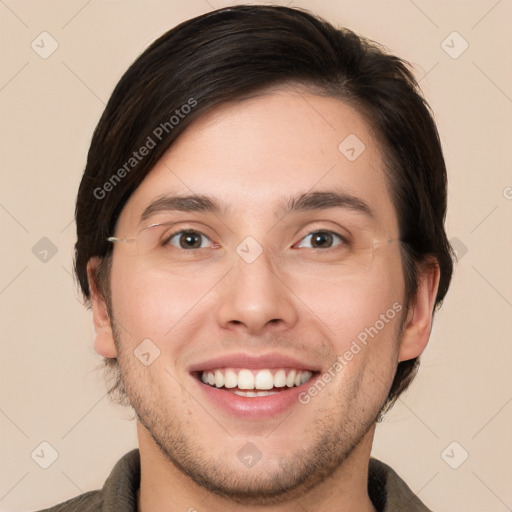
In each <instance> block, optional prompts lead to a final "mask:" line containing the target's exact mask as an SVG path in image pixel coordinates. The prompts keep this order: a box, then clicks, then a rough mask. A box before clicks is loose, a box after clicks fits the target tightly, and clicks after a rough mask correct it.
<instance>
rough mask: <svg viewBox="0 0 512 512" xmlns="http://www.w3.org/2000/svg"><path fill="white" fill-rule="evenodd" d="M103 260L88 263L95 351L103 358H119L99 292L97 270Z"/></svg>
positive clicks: (103, 300) (97, 258) (105, 306)
mask: <svg viewBox="0 0 512 512" xmlns="http://www.w3.org/2000/svg"><path fill="white" fill-rule="evenodd" d="M100 263H101V258H99V257H94V258H91V259H90V260H89V261H88V262H87V277H88V279H89V290H90V292H91V307H92V318H93V325H94V350H96V352H97V353H98V354H100V355H101V356H103V357H110V358H112V357H117V349H116V346H115V343H114V335H113V333H112V326H111V323H110V317H109V315H108V308H107V303H106V301H105V298H104V297H103V295H102V294H101V293H100V291H99V287H98V283H97V281H96V269H97V268H98V265H99V264H100Z"/></svg>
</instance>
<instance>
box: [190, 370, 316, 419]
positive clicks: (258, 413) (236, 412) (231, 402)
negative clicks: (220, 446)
mask: <svg viewBox="0 0 512 512" xmlns="http://www.w3.org/2000/svg"><path fill="white" fill-rule="evenodd" d="M317 377H318V375H313V377H312V378H311V379H310V380H309V381H308V382H306V383H305V384H301V385H300V386H297V387H293V388H288V389H286V390H285V391H278V392H276V393H274V394H272V395H267V396H256V397H247V396H239V395H235V394H234V393H232V392H230V391H225V390H222V388H214V387H212V386H209V385H208V384H203V383H202V382H201V381H200V380H199V379H197V378H195V377H192V378H193V379H194V381H195V382H196V384H197V385H198V386H199V388H200V389H201V391H202V392H203V393H204V394H205V395H206V397H207V398H208V400H210V401H211V402H213V404H215V405H216V406H217V407H220V408H221V409H223V410H224V411H226V412H228V413H229V414H231V415H233V416H237V417H239V418H252V419H255V418H265V417H270V416H275V415H278V414H282V413H284V412H285V411H287V410H288V409H290V408H291V407H292V406H294V405H300V403H299V399H298V397H299V394H300V393H302V392H303V391H305V390H306V389H307V388H309V387H310V386H311V385H313V384H314V382H315V380H316V378H317Z"/></svg>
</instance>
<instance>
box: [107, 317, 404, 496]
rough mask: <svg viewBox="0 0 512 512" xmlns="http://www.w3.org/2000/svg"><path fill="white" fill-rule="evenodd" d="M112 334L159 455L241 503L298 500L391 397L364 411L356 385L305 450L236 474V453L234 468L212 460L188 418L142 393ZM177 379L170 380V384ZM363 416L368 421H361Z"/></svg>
mask: <svg viewBox="0 0 512 512" xmlns="http://www.w3.org/2000/svg"><path fill="white" fill-rule="evenodd" d="M111 318H112V317H111ZM112 330H113V335H114V340H115V343H116V347H117V349H118V362H119V370H120V379H121V386H122V387H121V389H123V390H124V391H125V392H126V395H127V396H128V398H129V402H130V405H131V407H133V409H134V411H135V414H136V417H137V418H138V420H139V421H140V423H141V424H142V425H143V426H144V427H145V429H146V430H147V432H148V433H149V434H150V436H151V438H152V439H153V441H154V442H155V444H156V445H157V446H158V447H159V449H160V451H161V453H162V454H163V455H164V457H165V458H166V459H167V460H168V461H169V462H170V463H171V464H172V465H173V466H174V467H175V468H177V469H178V470H179V471H181V472H182V473H183V474H185V475H187V476H188V477H189V478H190V479H191V480H192V481H193V482H195V483H196V484H197V485H199V486H201V487H203V488H204V489H206V490H208V491H210V492H211V493H214V494H216V495H218V496H220V497H223V498H225V499H227V500H230V501H232V502H235V503H239V504H244V505H273V504H282V503H285V502H288V501H291V500H295V499H298V498H300V497H301V496H303V495H304V494H305V493H306V492H307V491H309V490H310V489H312V488H313V487H315V486H317V485H318V484H320V483H321V482H323V481H324V480H326V479H327V478H328V477H329V476H332V475H333V474H334V472H335V471H336V470H337V469H339V468H340V467H341V465H342V464H343V463H344V461H345V460H346V459H347V457H348V456H349V455H350V454H351V453H352V452H353V451H354V449H355V448H356V447H357V446H358V445H359V444H360V443H361V442H362V440H363V439H364V438H365V436H366V434H367V433H368V431H369V430H370V428H371V427H373V425H374V424H375V423H376V421H377V419H378V417H379V413H380V411H381V409H382V407H383V405H384V403H385V400H386V397H387V392H386V390H383V391H381V393H380V396H379V397H378V400H377V399H373V400H372V401H371V404H366V405H368V406H367V407H366V406H365V407H361V404H360V402H358V398H359V396H360V395H358V394H357V391H358V389H359V388H358V387H357V386H356V389H355V392H352V394H351V396H350V397H347V396H340V397H339V399H338V400H337V402H336V404H335V405H334V407H331V408H329V409H322V410H320V411H317V412H316V413H315V415H318V419H316V420H315V428H311V429H310V430H309V431H310V432H313V435H312V438H311V439H308V440H304V442H303V443H302V446H305V447H297V448H296V449H295V450H294V451H293V452H292V453H290V454H288V455H286V456H281V457H280V458H279V460H278V461H277V462H278V464H277V466H278V469H274V470H273V471H272V472H269V468H268V467H265V465H264V464H263V463H262V462H260V464H261V466H259V467H258V464H256V465H255V466H254V467H253V468H251V470H250V472H249V473H248V472H247V470H245V471H238V470H237V469H236V468H237V464H238V468H240V469H244V468H242V465H241V463H240V461H239V460H238V459H237V458H236V453H233V461H232V464H229V461H219V459H218V457H217V458H216V457H215V456H211V455H210V454H209V453H210V452H209V450H211V447H209V446H207V445H206V443H201V440H198V439H197V438H194V437H193V436H191V435H187V429H186V426H185V421H184V419H182V418H180V417H179V416H177V415H173V414H172V411H169V410H166V407H165V405H164V403H163V402H162V401H161V400H160V399H159V398H158V397H154V393H152V392H151V390H149V386H146V388H147V389H145V388H144V384H141V383H142V382H144V380H143V377H142V375H143V372H142V371H141V370H142V368H141V367H142V365H141V367H140V368H137V367H136V363H138V361H134V360H135V358H134V357H133V354H132V353H131V352H130V351H129V350H128V351H123V347H127V346H129V345H128V344H126V343H123V341H122V340H121V336H120V333H119V329H118V328H117V327H116V322H115V321H113V322H112ZM395 334H398V333H395ZM125 352H126V353H125ZM139 364H140V363H139ZM392 377H393V376H392V375H391V380H392ZM173 380H175V379H173V378H171V376H170V377H169V382H170V383H171V384H172V382H173ZM390 385H391V381H390V382H389V386H390ZM153 391H154V390H153ZM387 391H389V389H388V390H387ZM320 399H321V398H320ZM361 411H362V414H364V416H361ZM296 414H306V415H307V414H310V411H308V407H307V406H303V407H302V408H300V409H296V411H294V413H293V414H292V415H291V416H290V418H291V421H293V418H292V416H295V415H296ZM212 421H213V420H212ZM283 428H286V427H285V425H281V426H280V427H279V431H280V432H281V433H282V429H283ZM226 436H228V434H226ZM219 444H221V443H219ZM263 460H264V459H263ZM275 467H276V466H275V465H274V468H275Z"/></svg>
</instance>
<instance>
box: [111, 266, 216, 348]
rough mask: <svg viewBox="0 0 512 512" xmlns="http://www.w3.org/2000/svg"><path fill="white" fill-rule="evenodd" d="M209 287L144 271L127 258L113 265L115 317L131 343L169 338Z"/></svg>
mask: <svg viewBox="0 0 512 512" xmlns="http://www.w3.org/2000/svg"><path fill="white" fill-rule="evenodd" d="M210 287H211V285H210V286H209V281H207V280H205V279H198V280H195V281H194V282H193V283H191V280H190V279H180V278H169V277H168V276H164V275H162V274H158V273H150V272H144V271H142V270H140V269H137V268H136V264H134V263H133V261H132V262H131V261H130V260H129V259H126V261H124V262H123V261H119V262H115V263H114V264H113V266H112V273H111V291H112V304H113V309H114V315H115V318H116V320H117V321H118V322H119V323H120V324H121V325H122V326H123V327H124V330H125V331H126V332H127V333H129V334H130V335H131V337H132V338H133V339H134V342H135V341H136V340H140V339H144V338H150V339H152V340H154V341H155V342H157V340H160V341H163V340H164V339H165V338H166V337H169V336H172V335H173V334H174V332H175V331H174V332H173V330H174V329H175V328H176V329H180V328H183V325H184V319H186V318H188V317H189V316H191V317H192V316H193V315H192V313H193V312H194V313H196V312H197V311H198V310H199V308H198V307H197V304H198V303H200V301H201V298H202V297H204V295H205V294H206V292H207V291H208V289H209V288H210ZM185 323H186V322H185ZM157 343H158V342H157Z"/></svg>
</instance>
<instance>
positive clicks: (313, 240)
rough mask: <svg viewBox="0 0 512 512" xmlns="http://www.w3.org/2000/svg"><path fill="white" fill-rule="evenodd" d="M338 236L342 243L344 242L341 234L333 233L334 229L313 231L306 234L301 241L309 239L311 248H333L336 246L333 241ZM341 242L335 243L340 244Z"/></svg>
mask: <svg viewBox="0 0 512 512" xmlns="http://www.w3.org/2000/svg"><path fill="white" fill-rule="evenodd" d="M336 238H337V239H339V240H340V243H343V242H344V239H343V237H342V236H341V235H338V234H336V233H333V232H332V231H314V232H313V233H310V234H309V235H307V236H305V237H304V238H303V239H302V240H301V242H302V241H303V240H307V239H309V243H310V244H311V249H331V248H332V247H334V245H333V243H334V241H335V239H336ZM340 243H338V244H335V245H340ZM299 247H303V245H299Z"/></svg>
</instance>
